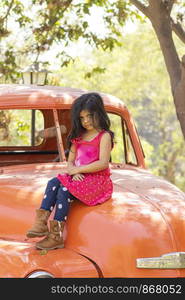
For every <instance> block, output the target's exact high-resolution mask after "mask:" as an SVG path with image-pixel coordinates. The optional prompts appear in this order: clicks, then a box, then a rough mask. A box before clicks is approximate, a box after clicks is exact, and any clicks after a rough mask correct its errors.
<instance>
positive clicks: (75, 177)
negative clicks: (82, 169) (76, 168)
mask: <svg viewBox="0 0 185 300" xmlns="http://www.w3.org/2000/svg"><path fill="white" fill-rule="evenodd" d="M83 179H84V175H83V174H80V173H79V174H75V175H73V176H72V180H76V181H82V180H83Z"/></svg>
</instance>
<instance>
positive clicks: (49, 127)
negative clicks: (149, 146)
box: [0, 85, 185, 278]
mask: <svg viewBox="0 0 185 300" xmlns="http://www.w3.org/2000/svg"><path fill="white" fill-rule="evenodd" d="M86 92H88V91H85V90H80V89H74V88H64V87H55V86H34V85H30V86H26V85H1V86H0V220H1V225H0V278H46V277H52V278H54V277H59V278H66V277H67V278H84V277H85V278H88V277H89V278H100V277H101V278H102V277H105V278H110V277H112V278H113V277H122V278H132V277H137V278H146V277H150V278H151V277H152V278H155V277H158V278H159V277H160V278H162V277H168V278H170V277H185V252H184V251H185V194H184V193H183V192H182V191H180V190H179V189H178V188H177V187H176V186H174V185H172V184H171V183H169V182H168V181H166V180H164V179H163V178H161V177H157V176H154V175H153V174H152V173H151V172H150V171H149V170H147V168H146V167H145V158H144V153H143V149H142V145H141V142H140V139H139V136H138V134H137V130H136V127H135V125H134V121H133V119H132V116H131V114H130V112H129V111H128V109H127V107H126V106H125V105H124V103H123V101H121V100H120V99H118V98H116V97H114V96H112V95H109V94H104V93H100V95H101V96H102V98H103V101H104V104H105V108H106V111H107V112H108V114H109V117H110V119H111V123H112V127H111V129H112V130H113V131H114V132H115V146H114V148H113V151H112V154H111V160H110V169H111V178H112V181H113V185H114V191H113V195H112V198H111V199H109V200H108V201H106V202H105V203H103V204H101V205H97V206H93V207H89V206H86V205H84V204H83V203H81V202H80V201H74V202H73V203H72V205H71V208H70V212H69V217H68V220H67V224H66V227H65V231H64V239H65V248H63V249H57V250H51V251H48V252H47V251H41V250H37V249H36V248H35V241H37V238H35V239H27V238H26V235H25V234H26V231H27V230H28V229H29V228H30V226H31V225H32V224H33V220H34V216H35V209H36V208H38V207H39V205H40V202H41V200H42V197H43V192H44V189H45V186H46V183H47V181H48V180H49V179H51V178H52V177H54V176H56V175H57V174H58V173H62V172H65V171H66V164H67V163H66V150H67V149H66V137H67V135H68V133H69V130H70V109H71V105H72V103H73V101H74V99H75V98H77V97H78V96H80V95H82V94H83V93H86Z"/></svg>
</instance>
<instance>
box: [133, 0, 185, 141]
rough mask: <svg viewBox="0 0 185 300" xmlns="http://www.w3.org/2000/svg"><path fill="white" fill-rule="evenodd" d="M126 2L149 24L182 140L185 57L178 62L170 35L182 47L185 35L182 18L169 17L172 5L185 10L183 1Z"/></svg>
mask: <svg viewBox="0 0 185 300" xmlns="http://www.w3.org/2000/svg"><path fill="white" fill-rule="evenodd" d="M130 2H131V3H132V4H134V5H135V6H136V7H137V8H138V9H139V11H141V12H142V13H143V14H144V15H145V16H146V17H147V18H148V19H149V20H150V21H151V23H152V26H153V29H154V31H155V33H156V36H157V38H158V41H159V44H160V47H161V51H162V53H163V56H164V61H165V64H166V68H167V71H168V74H169V77H170V84H171V91H172V95H173V99H174V104H175V108H176V114H177V118H178V120H179V122H180V126H181V130H182V133H183V136H184V138H185V55H184V56H183V57H182V60H180V58H179V55H178V53H177V50H176V47H175V44H174V40H173V36H172V32H174V33H175V34H176V35H177V36H178V37H179V38H180V39H181V40H182V41H183V43H185V31H184V29H183V26H182V23H183V14H181V13H180V12H179V11H178V13H177V14H176V16H177V19H174V17H173V16H172V15H171V13H172V9H173V7H174V5H175V4H176V5H179V8H180V7H181V8H183V7H184V8H185V1H176V0H157V1H156V0H148V1H139V0H130ZM180 3H181V4H180Z"/></svg>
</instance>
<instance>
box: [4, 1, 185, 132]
mask: <svg viewBox="0 0 185 300" xmlns="http://www.w3.org/2000/svg"><path fill="white" fill-rule="evenodd" d="M94 7H96V8H98V9H99V8H101V9H102V10H103V23H104V25H105V28H106V30H105V34H104V35H100V34H97V33H96V32H95V31H94V30H93V28H92V27H90V26H89V23H88V19H87V16H90V15H91V14H92V12H93V9H94ZM134 7H135V8H137V9H138V10H139V12H140V13H142V14H143V15H144V16H146V17H147V18H148V19H149V20H150V21H151V24H152V26H153V29H154V31H155V33H156V36H157V39H158V41H159V44H160V47H161V51H162V54H163V57H164V60H165V64H166V68H167V71H168V74H169V78H170V84H171V91H172V95H173V99H174V104H175V108H176V114H177V118H178V120H179V122H180V125H181V130H182V133H183V136H184V138H185V100H184V99H185V56H183V57H182V59H180V58H179V55H178V53H177V50H176V47H175V44H174V41H173V36H172V32H174V33H175V34H176V35H177V36H178V37H179V38H180V39H181V40H182V41H183V43H184V42H185V31H184V29H183V26H182V25H183V14H182V13H183V9H185V1H183V0H148V1H147V0H109V1H108V0H86V1H82V0H78V1H77V0H28V1H23V0H2V1H1V3H0V12H1V17H0V39H1V40H2V39H3V38H4V39H7V37H8V36H9V34H10V31H11V30H10V27H9V21H10V19H12V18H14V20H15V22H16V23H18V24H19V26H20V28H22V29H24V31H22V34H23V32H24V34H25V33H26V35H25V39H26V43H27V41H31V42H29V43H28V44H27V45H26V46H25V47H20V49H19V53H16V52H15V50H14V47H13V45H10V46H7V44H6V45H5V46H4V48H3V47H2V46H1V50H2V51H1V62H0V73H2V74H3V75H5V76H6V77H8V76H11V79H12V80H13V79H14V78H15V76H16V66H17V62H16V57H18V56H19V57H20V56H22V55H23V52H24V53H25V54H26V53H27V55H29V54H32V55H33V54H34V55H35V59H34V62H36V61H38V59H39V58H40V56H41V54H42V53H43V52H44V51H47V50H48V49H50V48H51V47H52V46H53V45H54V44H60V46H61V51H59V53H58V54H57V55H58V56H61V60H62V61H61V66H65V65H67V64H68V63H69V61H70V60H71V57H70V55H68V53H67V50H66V49H68V48H66V47H68V46H69V45H70V43H71V42H74V41H77V40H79V39H80V38H83V39H85V40H86V42H87V43H89V44H90V45H92V46H95V47H97V48H102V49H103V50H107V49H109V50H111V49H113V48H114V46H115V45H119V38H120V36H121V35H122V27H123V26H124V24H125V21H126V20H127V19H128V18H133V17H137V18H140V19H142V18H141V14H140V13H139V12H138V10H134ZM29 11H30V12H31V13H28V12H29ZM181 12H182V13H181ZM96 21H97V20H96V19H95V22H96ZM28 36H29V38H28ZM2 48H3V49H2ZM18 54H19V55H18ZM7 67H8V68H7ZM96 71H102V70H99V69H98V68H97V70H96ZM17 74H18V73H17Z"/></svg>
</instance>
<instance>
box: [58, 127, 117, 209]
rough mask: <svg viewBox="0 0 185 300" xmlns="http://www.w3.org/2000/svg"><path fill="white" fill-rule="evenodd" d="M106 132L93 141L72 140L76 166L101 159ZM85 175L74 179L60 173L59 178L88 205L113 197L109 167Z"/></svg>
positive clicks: (100, 133)
mask: <svg viewBox="0 0 185 300" xmlns="http://www.w3.org/2000/svg"><path fill="white" fill-rule="evenodd" d="M105 132H106V131H105V130H102V131H101V132H99V134H98V135H97V136H96V137H95V138H93V139H92V140H91V141H85V140H83V139H82V138H81V137H78V138H75V139H73V140H71V142H72V143H73V144H74V145H75V146H76V158H75V165H76V166H81V165H87V164H90V163H92V162H94V161H96V160H98V159H99V152H100V141H101V137H102V135H103V134H104V133H105ZM83 175H84V176H85V177H84V179H83V180H82V181H76V180H74V181H73V180H72V176H70V175H68V174H58V176H57V178H58V179H59V180H60V182H61V183H62V184H63V185H64V186H65V187H66V188H67V189H68V190H69V192H70V193H71V194H72V195H74V196H75V197H76V198H78V199H79V200H80V201H82V202H84V203H85V204H87V205H90V206H92V205H96V204H98V203H102V202H104V201H106V200H108V199H109V198H110V197H111V195H112V191H113V185H112V181H111V179H110V170H109V168H106V169H104V170H101V171H98V172H93V173H84V174H83Z"/></svg>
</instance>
